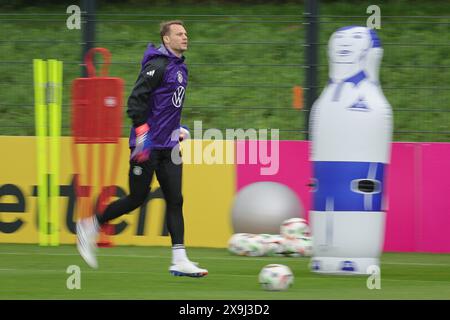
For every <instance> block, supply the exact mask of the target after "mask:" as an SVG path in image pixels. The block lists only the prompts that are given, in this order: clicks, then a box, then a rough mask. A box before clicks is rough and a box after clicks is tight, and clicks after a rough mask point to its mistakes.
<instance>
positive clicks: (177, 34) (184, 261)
mask: <svg viewBox="0 0 450 320" xmlns="http://www.w3.org/2000/svg"><path fill="white" fill-rule="evenodd" d="M160 35H161V40H162V44H161V46H160V47H158V48H156V47H154V46H153V44H149V46H148V48H147V50H146V51H145V53H144V57H143V59H142V66H141V71H140V73H139V76H138V79H137V81H136V83H135V85H134V88H133V91H132V92H131V94H130V97H129V99H128V109H127V113H128V116H129V117H130V118H131V120H132V122H133V127H132V128H131V133H130V149H131V156H130V168H129V186H130V194H129V195H128V196H126V197H124V198H121V199H119V200H117V201H115V202H113V203H111V204H110V205H109V206H108V207H107V208H106V209H105V211H104V212H103V214H102V215H98V216H93V217H89V218H86V219H83V220H81V221H79V222H78V223H77V248H78V251H79V252H80V254H81V256H82V257H83V258H84V260H85V261H86V262H87V263H88V264H89V265H90V266H91V267H93V268H97V267H98V264H97V258H96V255H95V250H96V240H97V235H98V231H99V228H100V226H101V225H102V224H104V223H106V222H107V221H110V220H112V219H115V218H117V217H119V216H121V215H123V214H126V213H129V212H131V211H133V210H134V209H136V208H138V207H139V206H141V205H142V204H143V203H144V202H145V200H146V198H147V196H148V193H149V191H150V183H151V181H152V178H153V174H154V173H156V177H157V179H158V181H159V184H160V186H161V189H162V192H163V194H164V198H165V200H166V214H167V217H166V221H167V228H168V230H169V233H170V236H171V240H172V264H171V266H170V267H169V271H170V273H172V274H173V275H177V276H191V277H202V276H205V275H207V274H208V270H206V269H202V268H200V267H199V266H198V265H197V264H196V263H193V262H191V261H190V260H189V259H188V257H187V255H186V250H185V247H184V220H183V196H182V193H181V178H182V164H176V163H178V162H177V161H176V162H174V161H173V160H172V158H171V155H172V149H173V148H179V139H174V138H173V133H174V132H179V131H180V118H181V110H182V108H183V101H184V96H185V91H186V87H187V80H188V71H187V68H186V65H185V63H184V56H183V53H184V51H186V50H187V47H188V36H187V32H186V29H185V27H184V25H183V22H181V21H169V22H163V23H161V30H160ZM180 137H181V136H180Z"/></svg>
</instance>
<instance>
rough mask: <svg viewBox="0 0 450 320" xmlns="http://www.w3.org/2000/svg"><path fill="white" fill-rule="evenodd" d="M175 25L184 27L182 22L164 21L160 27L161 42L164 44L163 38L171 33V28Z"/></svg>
mask: <svg viewBox="0 0 450 320" xmlns="http://www.w3.org/2000/svg"><path fill="white" fill-rule="evenodd" d="M173 24H178V25H180V26H183V27H184V23H183V21H181V20H171V21H163V22H161V24H160V25H159V35H160V36H161V41H162V43H163V44H164V40H163V37H164V36H166V35H168V34H169V32H170V26H171V25H173Z"/></svg>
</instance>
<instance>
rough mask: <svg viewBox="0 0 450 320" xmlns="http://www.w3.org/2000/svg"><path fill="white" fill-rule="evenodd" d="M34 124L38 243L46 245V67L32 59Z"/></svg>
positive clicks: (38, 60)
mask: <svg viewBox="0 0 450 320" xmlns="http://www.w3.org/2000/svg"><path fill="white" fill-rule="evenodd" d="M33 70H34V103H35V126H36V136H37V150H36V151H37V185H38V198H37V201H38V212H39V244H40V245H41V246H45V245H48V219H47V214H48V189H47V110H46V109H47V105H46V101H45V100H46V86H47V68H46V63H45V61H42V60H41V59H34V60H33Z"/></svg>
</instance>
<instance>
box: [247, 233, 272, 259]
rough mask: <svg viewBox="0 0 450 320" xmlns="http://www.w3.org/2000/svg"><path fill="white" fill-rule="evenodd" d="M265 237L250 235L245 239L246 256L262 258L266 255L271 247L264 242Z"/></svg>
mask: <svg viewBox="0 0 450 320" xmlns="http://www.w3.org/2000/svg"><path fill="white" fill-rule="evenodd" d="M263 239H264V237H263V236H261V235H259V234H254V235H250V236H248V237H247V238H245V240H244V241H245V242H246V244H245V245H244V246H245V248H246V249H247V252H246V255H247V256H250V257H262V256H264V255H266V253H267V251H268V249H269V246H268V245H267V244H266V243H265V242H264V241H263Z"/></svg>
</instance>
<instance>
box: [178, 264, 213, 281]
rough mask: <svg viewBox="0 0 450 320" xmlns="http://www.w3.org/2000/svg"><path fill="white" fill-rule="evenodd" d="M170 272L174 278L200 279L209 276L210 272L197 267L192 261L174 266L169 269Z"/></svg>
mask: <svg viewBox="0 0 450 320" xmlns="http://www.w3.org/2000/svg"><path fill="white" fill-rule="evenodd" d="M169 272H170V273H171V274H172V275H174V276H180V277H182V276H187V277H194V278H200V277H204V276H206V275H207V274H208V270H206V269H202V268H199V267H197V266H196V265H195V264H194V263H192V262H191V261H183V262H179V263H175V264H172V265H171V266H170V268H169Z"/></svg>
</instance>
